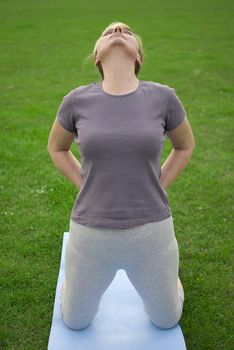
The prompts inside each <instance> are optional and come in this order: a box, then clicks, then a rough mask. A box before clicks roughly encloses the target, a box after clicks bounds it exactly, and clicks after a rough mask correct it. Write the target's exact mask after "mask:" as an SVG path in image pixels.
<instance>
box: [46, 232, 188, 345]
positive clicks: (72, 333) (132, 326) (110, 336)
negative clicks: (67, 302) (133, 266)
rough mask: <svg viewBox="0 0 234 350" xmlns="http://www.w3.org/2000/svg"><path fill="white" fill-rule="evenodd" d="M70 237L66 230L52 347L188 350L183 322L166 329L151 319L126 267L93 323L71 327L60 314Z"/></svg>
mask: <svg viewBox="0 0 234 350" xmlns="http://www.w3.org/2000/svg"><path fill="white" fill-rule="evenodd" d="M68 238H69V232H64V236H63V247H62V256H61V264H60V270H59V276H58V282H57V288H56V294H55V303H54V311H53V319H52V324H51V331H50V336H49V343H48V350H104V349H106V350H145V349H147V350H186V345H185V341H184V337H183V333H182V331H181V328H180V326H179V324H177V325H176V326H175V327H174V328H171V329H165V330H164V329H160V328H158V327H156V326H155V325H154V324H153V323H152V322H151V321H150V319H149V317H148V316H147V314H146V313H145V311H144V308H143V303H142V301H141V299H140V296H139V295H138V293H137V292H136V290H135V289H134V287H133V285H132V284H131V282H130V281H129V279H128V277H127V275H126V272H125V270H118V271H117V273H116V275H115V278H114V280H113V281H112V283H111V284H110V286H109V287H108V288H107V290H106V291H105V293H104V294H103V297H102V299H101V302H100V305H99V311H98V313H97V315H96V316H95V317H94V319H93V321H92V322H91V323H90V325H89V326H87V327H86V328H84V329H82V330H79V331H77V330H73V329H71V328H68V327H67V326H66V325H65V324H64V322H63V320H62V318H61V314H60V290H61V287H62V282H63V280H64V274H65V271H64V260H65V248H66V243H67V240H68Z"/></svg>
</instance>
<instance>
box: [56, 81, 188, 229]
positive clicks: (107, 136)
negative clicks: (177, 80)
mask: <svg viewBox="0 0 234 350" xmlns="http://www.w3.org/2000/svg"><path fill="white" fill-rule="evenodd" d="M185 114H186V112H185V109H184V107H183V105H182V103H181V101H180V99H179V97H178V96H177V95H176V92H175V89H174V88H170V87H169V86H167V85H163V84H160V83H155V82H152V81H145V80H139V86H138V88H137V89H136V90H135V91H133V92H130V93H127V94H122V95H112V94H109V93H107V92H105V91H104V90H103V89H102V86H101V82H92V83H91V84H89V85H81V86H79V87H77V88H75V89H73V90H71V91H70V92H69V93H68V94H67V95H65V96H64V97H63V100H62V102H61V104H60V106H59V108H58V111H57V115H56V117H57V118H58V120H59V122H60V124H61V125H62V126H63V127H64V128H65V129H66V130H67V131H70V132H74V133H76V135H77V136H76V138H75V142H76V143H77V145H78V151H79V154H80V162H81V177H82V184H81V187H80V190H79V192H78V194H77V197H76V200H75V203H74V205H73V208H72V212H71V220H73V221H75V222H78V223H80V224H83V225H87V226H93V227H107V228H131V227H135V226H138V225H142V224H144V223H147V222H153V221H159V220H163V219H166V218H168V217H169V216H170V215H171V210H170V207H169V201H168V195H167V192H166V191H165V190H164V189H163V188H162V187H161V185H160V183H159V178H160V175H161V166H160V158H161V153H162V150H163V145H164V140H165V138H166V134H165V130H168V131H169V130H173V129H175V128H176V127H177V126H178V125H179V124H180V123H181V122H182V120H183V119H184V117H185Z"/></svg>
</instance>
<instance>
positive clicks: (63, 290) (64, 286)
mask: <svg viewBox="0 0 234 350" xmlns="http://www.w3.org/2000/svg"><path fill="white" fill-rule="evenodd" d="M65 289H66V281H65V280H64V281H63V284H62V288H61V292H60V310H61V313H62V315H63V310H62V309H63V302H64V293H65Z"/></svg>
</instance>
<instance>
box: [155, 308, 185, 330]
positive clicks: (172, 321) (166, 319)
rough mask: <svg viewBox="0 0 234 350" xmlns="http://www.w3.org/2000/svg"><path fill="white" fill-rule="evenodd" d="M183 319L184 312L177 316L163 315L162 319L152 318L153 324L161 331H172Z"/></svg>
mask: <svg viewBox="0 0 234 350" xmlns="http://www.w3.org/2000/svg"><path fill="white" fill-rule="evenodd" d="M181 317H182V311H180V312H179V313H177V314H171V315H163V316H162V317H159V316H157V317H150V320H151V322H152V323H153V324H154V325H155V326H157V327H158V328H161V329H171V328H174V327H176V326H177V325H178V323H179V321H180V319H181Z"/></svg>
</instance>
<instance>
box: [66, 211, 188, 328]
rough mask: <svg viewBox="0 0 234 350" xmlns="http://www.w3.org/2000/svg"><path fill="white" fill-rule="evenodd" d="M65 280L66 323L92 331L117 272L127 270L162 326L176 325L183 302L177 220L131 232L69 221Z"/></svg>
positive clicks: (153, 316) (151, 223) (162, 221)
mask: <svg viewBox="0 0 234 350" xmlns="http://www.w3.org/2000/svg"><path fill="white" fill-rule="evenodd" d="M69 232H70V235H69V239H68V242H67V246H66V252H65V280H64V282H63V285H62V289H61V295H60V309H61V316H62V318H63V321H64V323H65V324H66V325H67V326H68V327H70V328H72V329H76V330H80V329H83V328H85V327H87V326H88V325H89V324H90V322H91V321H92V319H93V318H94V317H95V315H96V314H97V312H98V308H99V303H100V301H101V298H102V295H103V294H104V292H105V291H106V289H107V288H108V286H109V285H110V284H111V282H112V281H113V279H114V277H115V275H116V273H117V271H118V270H119V269H124V270H125V272H126V274H127V276H128V278H129V280H130V281H131V283H132V285H133V286H134V288H135V289H136V291H137V292H138V295H139V296H140V297H141V300H142V302H143V306H144V310H145V312H146V313H147V315H148V316H149V318H150V320H151V321H152V322H153V323H154V324H155V325H156V326H157V327H159V328H162V329H168V328H172V327H174V326H176V325H177V323H178V322H179V320H180V318H181V316H182V309H183V302H184V290H183V287H182V285H181V284H180V279H179V276H178V273H179V250H178V243H177V239H176V237H175V233H174V226H173V219H172V216H170V217H169V218H166V219H164V220H161V221H157V222H149V223H146V224H143V225H140V226H137V227H133V228H130V229H129V228H127V229H116V228H115V229H113V228H110V229H109V228H101V227H90V226H85V225H82V224H78V223H76V222H73V221H72V220H71V221H70V230H69Z"/></svg>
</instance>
